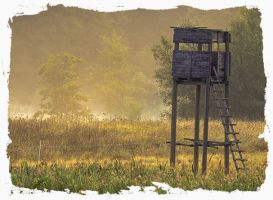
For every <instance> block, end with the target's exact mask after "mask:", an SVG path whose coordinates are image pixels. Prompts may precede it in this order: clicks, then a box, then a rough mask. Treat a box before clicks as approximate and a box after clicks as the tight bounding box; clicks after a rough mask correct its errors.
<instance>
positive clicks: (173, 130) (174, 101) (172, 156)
mask: <svg viewBox="0 0 273 200" xmlns="http://www.w3.org/2000/svg"><path fill="white" fill-rule="evenodd" d="M176 106H177V82H176V81H175V80H173V94H172V122H171V123H172V124H171V149H170V165H171V166H172V167H174V166H175V153H176V114H177V113H176V112H177V109H176Z"/></svg>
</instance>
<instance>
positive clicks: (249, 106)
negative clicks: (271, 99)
mask: <svg viewBox="0 0 273 200" xmlns="http://www.w3.org/2000/svg"><path fill="white" fill-rule="evenodd" d="M260 16H261V14H260V12H259V10H258V9H256V8H254V9H247V8H243V9H242V10H241V12H240V14H239V16H237V18H236V19H235V20H234V21H233V22H232V23H231V24H230V32H231V37H232V38H231V39H232V43H231V53H232V59H231V61H232V63H231V64H232V69H231V70H232V74H231V75H232V76H231V102H232V107H233V108H234V110H235V111H236V115H237V116H241V117H248V118H252V119H255V118H263V115H264V104H265V101H264V89H265V75H264V70H263V55H262V49H263V45H262V30H261V27H260V22H261V17H260ZM242 97H243V98H242Z"/></svg>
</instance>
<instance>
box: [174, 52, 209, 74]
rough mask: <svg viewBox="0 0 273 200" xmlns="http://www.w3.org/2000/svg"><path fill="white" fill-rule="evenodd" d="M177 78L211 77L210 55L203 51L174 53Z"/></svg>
mask: <svg viewBox="0 0 273 200" xmlns="http://www.w3.org/2000/svg"><path fill="white" fill-rule="evenodd" d="M172 72H173V76H174V77H175V78H202V77H209V76H210V53H209V52H202V51H174V54H173V68H172Z"/></svg>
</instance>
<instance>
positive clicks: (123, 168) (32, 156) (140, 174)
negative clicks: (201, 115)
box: [8, 116, 267, 193]
mask: <svg viewBox="0 0 273 200" xmlns="http://www.w3.org/2000/svg"><path fill="white" fill-rule="evenodd" d="M236 121H237V124H238V126H237V129H236V130H238V131H239V132H240V135H239V139H240V140H241V141H242V148H243V149H244V150H245V151H246V154H245V157H246V158H247V159H248V160H249V162H248V163H247V167H248V168H249V170H248V173H247V174H245V173H240V174H237V173H236V172H235V169H234V166H233V165H232V163H231V165H230V166H231V167H230V170H231V175H230V176H225V175H224V172H223V149H222V148H219V149H209V155H208V173H207V175H206V176H202V175H197V176H196V177H195V176H194V175H193V173H192V162H193V156H192V153H193V149H192V148H186V147H177V166H176V168H175V169H172V168H170V167H169V162H168V157H169V146H168V145H167V144H166V143H165V142H166V141H167V140H169V137H170V122H169V121H126V120H103V121H99V120H94V119H91V118H78V117H73V116H62V117H50V118H47V119H43V120H41V119H35V118H12V119H9V132H10V138H11V139H12V143H11V144H10V145H9V147H8V155H9V156H10V158H11V165H10V172H11V176H12V182H13V184H15V185H17V186H21V187H28V188H32V189H33V188H38V189H42V190H43V189H45V188H46V189H49V190H64V189H66V188H68V189H69V190H70V191H72V192H81V191H82V190H95V191H98V192H99V193H105V192H110V193H117V192H119V191H120V190H122V189H126V188H127V187H128V186H130V185H140V186H143V187H144V186H148V185H152V182H153V181H159V182H166V183H168V184H170V185H171V186H173V187H180V188H183V189H186V190H193V189H196V188H200V187H201V188H204V189H214V190H224V191H233V190H235V189H239V190H257V188H258V187H259V186H260V185H261V184H262V182H263V180H264V178H265V175H264V170H265V167H266V152H267V144H266V143H265V142H264V141H263V140H262V139H259V138H258V135H259V134H261V133H262V132H263V128H264V125H265V123H264V122H262V121H255V122H253V121H243V120H236ZM193 125H194V122H193V120H181V121H178V123H177V133H178V136H177V140H178V141H181V140H182V139H183V138H185V137H187V138H192V137H193V130H194V127H193ZM200 127H202V122H201V126H200ZM200 138H202V131H200ZM209 139H211V140H219V141H223V140H224V134H223V128H222V125H221V123H220V121H217V120H211V121H210V123H209ZM40 141H42V151H41V162H38V161H37V160H38V149H39V142H40ZM231 161H232V160H231ZM157 191H158V192H159V193H164V191H162V190H161V189H159V188H158V189H157Z"/></svg>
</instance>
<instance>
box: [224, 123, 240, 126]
mask: <svg viewBox="0 0 273 200" xmlns="http://www.w3.org/2000/svg"><path fill="white" fill-rule="evenodd" d="M223 124H224V125H231V126H236V125H237V124H236V123H223Z"/></svg>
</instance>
